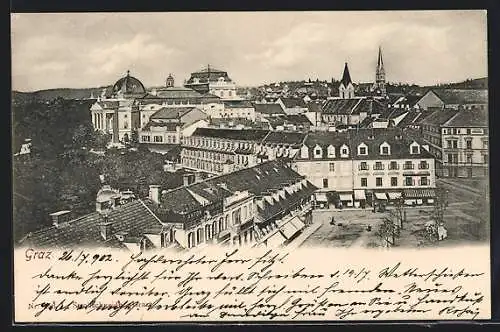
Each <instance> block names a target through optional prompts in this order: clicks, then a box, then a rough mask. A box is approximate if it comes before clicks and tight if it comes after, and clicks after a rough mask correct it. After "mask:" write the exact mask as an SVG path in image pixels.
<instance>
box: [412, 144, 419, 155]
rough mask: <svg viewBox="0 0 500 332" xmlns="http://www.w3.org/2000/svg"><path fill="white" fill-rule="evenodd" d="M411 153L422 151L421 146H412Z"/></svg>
mask: <svg viewBox="0 0 500 332" xmlns="http://www.w3.org/2000/svg"><path fill="white" fill-rule="evenodd" d="M411 153H412V154H418V153H420V149H419V146H418V145H413V146H412V147H411Z"/></svg>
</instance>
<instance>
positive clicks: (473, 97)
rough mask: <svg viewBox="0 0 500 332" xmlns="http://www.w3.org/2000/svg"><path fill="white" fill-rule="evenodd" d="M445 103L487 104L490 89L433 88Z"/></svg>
mask: <svg viewBox="0 0 500 332" xmlns="http://www.w3.org/2000/svg"><path fill="white" fill-rule="evenodd" d="M431 91H433V92H434V93H435V94H436V95H437V96H438V97H439V98H440V99H441V100H442V101H443V102H444V103H445V104H448V105H450V104H451V105H456V104H458V105H462V104H487V103H488V90H472V89H432V90H431Z"/></svg>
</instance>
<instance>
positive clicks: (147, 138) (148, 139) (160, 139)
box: [141, 135, 177, 144]
mask: <svg viewBox="0 0 500 332" xmlns="http://www.w3.org/2000/svg"><path fill="white" fill-rule="evenodd" d="M141 141H142V142H151V136H149V135H141ZM153 142H154V143H163V136H159V135H155V136H153ZM166 142H167V143H171V144H175V143H177V138H176V137H175V136H170V135H169V136H167V141H166Z"/></svg>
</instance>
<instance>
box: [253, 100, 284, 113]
mask: <svg viewBox="0 0 500 332" xmlns="http://www.w3.org/2000/svg"><path fill="white" fill-rule="evenodd" d="M254 107H255V112H257V113H261V114H267V115H271V114H285V111H284V110H283V108H282V107H281V106H280V104H275V103H266V104H257V103H255V104H254Z"/></svg>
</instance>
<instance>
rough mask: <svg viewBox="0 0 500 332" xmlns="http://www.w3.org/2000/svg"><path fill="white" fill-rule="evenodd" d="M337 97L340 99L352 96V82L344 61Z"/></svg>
mask: <svg viewBox="0 0 500 332" xmlns="http://www.w3.org/2000/svg"><path fill="white" fill-rule="evenodd" d="M339 97H340V98H342V99H351V98H354V84H353V83H352V80H351V75H350V74H349V67H347V62H346V63H345V66H344V73H343V74H342V79H341V80H340V86H339Z"/></svg>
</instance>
